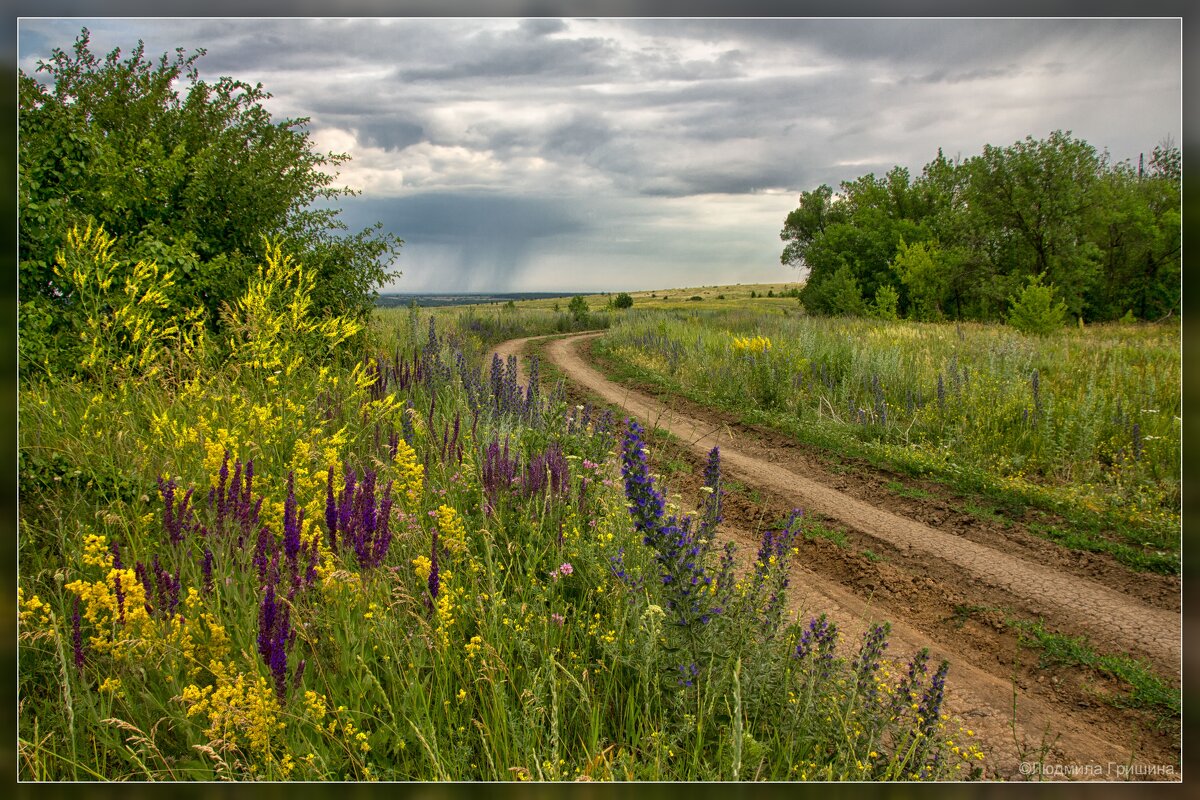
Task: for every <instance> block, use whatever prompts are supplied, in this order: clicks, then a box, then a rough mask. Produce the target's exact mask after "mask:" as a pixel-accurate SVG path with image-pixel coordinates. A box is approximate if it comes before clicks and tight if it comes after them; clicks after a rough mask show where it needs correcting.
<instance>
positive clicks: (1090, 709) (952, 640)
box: [493, 332, 1181, 780]
mask: <svg viewBox="0 0 1200 800" xmlns="http://www.w3.org/2000/svg"><path fill="white" fill-rule="evenodd" d="M598 335H602V334H601V333H596V332H593V333H584V334H579V335H574V336H570V337H566V338H558V339H553V340H551V341H549V342H548V343H547V344H545V346H544V348H543V349H542V352H543V354H544V356H545V358H546V359H547V360H548V361H550V362H552V363H553V364H554V365H555V366H556V367H557V368H558V369H559V370H560V371H561V372H562V373H563V374H564V375H565V376H566V377H567V378H569V379H570V380H571V381H572V382H574V383H575V384H577V385H578V386H579V387H582V388H583V389H584V390H586V391H587V392H588V393H591V394H592V395H595V396H597V397H599V398H600V399H601V400H603V401H604V402H606V403H609V404H611V405H614V406H617V407H619V408H622V409H624V410H625V412H626V413H628V414H629V415H630V416H631V417H635V418H638V419H640V420H641V421H642V422H643V423H645V424H646V425H648V426H650V427H651V428H653V429H656V430H659V431H665V432H667V433H670V434H672V435H673V436H674V437H676V438H677V439H678V440H681V441H682V442H683V443H684V446H685V447H686V448H687V449H688V450H690V455H691V459H692V461H693V463H696V464H700V463H702V460H703V458H704V457H705V456H706V455H707V453H708V451H709V450H710V449H711V448H712V447H713V446H719V447H720V448H721V457H722V465H723V467H724V470H725V474H726V475H727V476H731V477H733V478H735V479H736V480H737V481H739V482H741V483H743V484H745V485H747V486H750V487H754V489H755V490H756V491H758V492H759V493H761V494H763V495H765V496H767V497H768V498H769V499H770V500H771V501H772V502H773V503H774V505H775V506H776V507H777V508H788V507H798V508H803V509H804V510H805V512H806V514H808V515H809V516H810V517H811V516H812V515H814V513H815V514H818V515H820V517H822V518H823V519H826V520H835V521H836V522H837V523H840V525H841V526H843V527H845V528H847V529H849V531H851V532H853V534H854V535H856V536H857V537H860V538H861V540H862V541H864V542H869V543H870V544H871V545H872V547H874V548H875V549H876V550H879V551H880V552H886V553H889V554H890V555H891V556H892V559H891V560H892V561H894V562H895V565H894V566H893V565H892V564H889V565H888V571H887V572H886V573H885V578H886V576H891V587H892V588H893V589H894V588H895V587H896V586H897V585H899V586H901V587H902V588H903V589H904V590H908V589H911V586H909V585H908V582H910V583H911V584H912V586H916V587H917V589H918V590H920V591H925V588H926V587H932V588H934V589H937V590H939V591H941V592H942V593H943V594H947V595H948V596H951V597H956V598H960V599H964V598H965V599H971V600H974V601H976V602H975V604H974V605H973V606H972V607H983V606H984V605H985V604H988V605H990V606H995V607H1004V608H1009V609H1019V610H1020V611H1021V612H1022V613H1024V614H1026V615H1033V616H1036V617H1038V618H1041V619H1045V620H1048V621H1050V622H1052V623H1053V624H1055V625H1056V626H1057V627H1058V628H1060V629H1063V630H1071V631H1077V632H1082V633H1085V634H1086V635H1087V636H1088V637H1089V638H1090V639H1091V640H1092V641H1094V642H1096V643H1098V649H1100V645H1103V646H1104V648H1103V649H1105V650H1107V651H1109V652H1128V653H1130V654H1133V655H1135V656H1138V657H1141V658H1144V659H1147V660H1148V661H1149V662H1150V663H1151V664H1153V665H1155V666H1156V667H1157V668H1158V669H1159V671H1160V672H1162V673H1164V674H1168V675H1169V674H1179V669H1180V659H1181V629H1180V622H1181V615H1180V613H1179V611H1178V610H1174V609H1171V608H1163V607H1159V606H1156V605H1150V604H1148V603H1146V602H1143V601H1142V600H1140V599H1137V598H1133V597H1130V596H1129V595H1127V594H1125V593H1122V592H1119V591H1116V590H1114V589H1112V588H1110V587H1108V586H1105V585H1102V584H1101V583H1099V582H1097V581H1096V580H1093V579H1090V578H1088V577H1083V576H1081V575H1079V574H1072V573H1071V572H1068V571H1064V570H1063V569H1061V568H1057V567H1056V566H1055V565H1053V564H1043V563H1039V562H1038V561H1036V560H1031V559H1029V558H1028V557H1027V556H1025V557H1023V554H1022V553H1020V552H1006V551H1005V550H1004V549H998V547H996V546H988V544H987V543H983V542H979V541H972V540H971V539H969V538H966V537H964V536H962V535H959V533H957V532H947V531H944V530H939V528H938V527H934V526H931V525H928V524H925V523H923V522H920V521H918V520H916V519H912V518H909V517H908V516H905V515H902V514H899V513H894V512H893V511H890V510H887V509H885V508H881V507H879V506H878V505H876V504H873V503H871V502H869V501H868V500H864V499H862V498H858V497H854V496H851V495H850V494H847V493H846V492H844V491H841V490H839V489H838V488H834V487H833V486H830V485H828V484H827V482H823V481H821V480H815V479H814V478H812V477H809V475H808V474H801V472H800V471H798V469H802V468H803V466H804V465H802V464H800V463H798V462H796V460H795V459H794V458H790V457H789V454H788V453H787V452H782V451H781V449H780V448H779V447H778V446H772V445H773V444H776V445H777V443H771V442H766V441H762V440H756V438H755V436H754V435H753V433H752V432H747V431H745V430H735V429H734V427H732V426H731V425H729V424H728V421H727V420H724V419H722V418H721V416H720V415H719V414H716V413H707V412H706V411H705V410H704V409H700V408H697V407H688V406H690V404H686V403H680V402H672V403H671V404H670V405H668V404H666V403H664V402H662V401H660V400H658V399H656V398H654V397H651V396H650V395H648V394H645V393H643V392H640V391H637V390H634V389H631V388H627V387H624V386H621V385H618V384H616V383H614V382H612V381H610V380H608V379H607V378H605V377H604V376H603V375H602V374H601V373H600V372H599V371H597V370H596V369H595V368H594V367H592V366H591V365H590V364H589V363H588V358H587V356H586V355H585V350H586V346H587V344H588V342H589V340H590V339H592V338H594V337H595V336H598ZM532 338H548V337H532ZM529 341H530V340H529V339H518V340H513V341H510V342H505V343H503V344H502V345H500V346H498V347H497V348H496V349H495V350H493V352H494V353H496V354H497V355H500V356H501V358H502V359H505V358H507V357H508V356H509V355H518V356H520V355H521V354H522V353H524V351H525V350H526V349H527V346H528V343H529ZM525 379H526V378H525V370H524V364H523V363H522V364H521V380H522V381H524V380H525ZM682 408H686V411H685V410H681V409H682ZM806 471H807V470H806ZM729 516H733V517H736V516H737V515H736V514H734V515H727V517H729ZM755 521H756V520H754V519H750V518H748V517H746V516H745V515H743V518H742V519H736V518H735V519H731V520H730V522H729V523H727V524H726V525H725V526H723V527H724V535H726V536H729V537H731V538H733V539H735V540H737V541H739V542H740V543H742V544H743V547H742V548H741V549H742V550H743V551H745V550H746V549H748V548H747V546H749V548H753V547H754V546H755V545H756V540H757V536H756V534H755V533H753V532H752V530H751V529H750V528H751V527H752V526H753V524H754V522H755ZM768 522H769V521H768ZM739 523H743V524H744V526H745V527H738V526H739ZM1001 546H1003V545H1001ZM838 551H839V548H836V547H834V548H827V549H826V551H821V553H824V555H823V556H822V557H818V558H815V559H814V560H813V561H812V562H810V564H808V565H798V566H796V567H795V574H794V575H793V576H792V587H793V589H792V598H791V599H792V605H793V608H794V609H795V610H796V611H798V612H800V613H803V614H816V613H820V612H827V613H829V614H830V616H831V618H833V619H835V620H837V621H838V622H839V625H840V626H841V627H842V629H843V631H844V632H845V634H846V636H845V637H844V639H843V642H844V643H845V644H846V646H852V645H854V644H856V643H857V642H858V641H859V640H860V638H861V634H862V632H863V631H865V630H866V629H867V627H868V626H869V625H871V624H872V623H873V622H874V621H877V620H882V619H888V620H890V621H891V623H892V630H893V634H892V639H891V647H890V651H891V652H892V653H893V655H894V656H895V657H897V658H902V657H906V655H907V654H908V653H911V652H913V651H915V650H917V649H918V648H920V647H928V648H929V649H930V652H931V655H932V656H933V657H934V658H935V659H940V658H947V659H949V660H950V662H951V665H952V667H951V676H952V677H951V680H950V681H949V682H948V692H947V706H948V708H949V709H950V710H951V712H952V713H954V714H956V715H957V716H958V717H959V718H961V719H962V720H963V722H964V723H965V726H966V727H970V728H972V729H974V731H975V732H976V733H977V734H978V736H979V738H980V741H981V743H982V746H983V747H984V749H985V751H986V752H987V753H988V762H987V766H988V772H987V776H988V777H992V778H1004V779H1010V780H1011V779H1018V780H1019V779H1022V778H1023V777H1026V776H1025V775H1024V774H1023V769H1022V764H1023V763H1026V764H1027V763H1029V762H1035V761H1038V760H1042V761H1043V763H1045V764H1049V765H1051V766H1052V767H1053V765H1056V764H1061V765H1076V766H1079V765H1096V764H1101V765H1105V769H1104V770H1103V771H1101V772H1100V774H1086V775H1077V777H1092V778H1102V779H1109V780H1115V779H1118V777H1119V776H1118V775H1117V774H1116V773H1115V772H1114V769H1116V767H1115V765H1118V764H1119V765H1126V764H1129V763H1134V764H1143V763H1144V764H1145V765H1147V766H1150V767H1157V766H1161V765H1162V764H1164V763H1168V764H1169V763H1171V761H1172V760H1173V757H1172V753H1171V752H1170V747H1169V746H1168V747H1166V749H1164V746H1163V743H1162V742H1159V743H1157V745H1154V744H1151V745H1148V744H1147V743H1146V741H1145V739H1146V737H1145V736H1144V735H1142V734H1140V733H1139V732H1138V731H1137V730H1131V729H1130V726H1129V725H1127V724H1126V723H1125V722H1124V721H1123V720H1122V719H1120V718H1119V716H1118V717H1116V718H1114V716H1113V715H1111V714H1106V713H1104V711H1103V709H1099V708H1097V706H1096V704H1092V703H1090V702H1088V701H1086V700H1083V701H1080V700H1079V699H1078V696H1077V695H1072V696H1068V697H1063V696H1061V693H1059V692H1056V688H1057V687H1055V686H1053V685H1047V686H1042V685H1041V684H1040V683H1039V682H1040V681H1042V679H1043V676H1040V675H1038V676H1037V677H1033V676H1034V672H1033V671H1032V670H1031V669H1030V668H1029V666H1028V665H1025V666H1024V667H1022V665H1021V663H1020V659H1019V658H1014V659H1009V658H1007V657H1005V656H1004V655H1000V656H997V655H996V654H995V652H994V650H995V647H994V646H993V648H992V649H993V652H988V647H987V646H986V645H985V646H983V647H980V646H976V645H974V644H973V643H972V642H970V641H968V640H967V639H964V638H963V637H962V636H960V635H959V633H956V632H954V631H953V629H952V628H950V627H949V626H947V625H945V624H942V623H944V622H945V620H944V619H943V620H940V622H939V621H938V620H936V619H935V618H933V617H931V616H930V615H929V614H926V615H924V617H922V615H920V614H918V613H914V609H913V605H914V600H913V592H912V591H901V592H891V591H887V590H886V589H885V590H883V591H880V592H879V593H877V592H876V585H875V583H866V584H865V586H864V585H863V583H862V582H861V581H855V580H853V577H852V576H853V575H854V570H855V569H857V567H855V566H854V565H853V564H850V565H849V566H848V565H846V564H838V563H836V562H837V560H838V559H839V558H840V559H842V560H843V561H845V560H846V557H844V556H842V554H841V553H840V552H838ZM821 553H817V555H818V556H820V555H821ZM800 560H801V561H804V560H805V559H800ZM848 576H850V577H848ZM864 590H865V591H864ZM926 593H927V594H929V595H930V596H934V595H937V593H938V592H937V591H930V592H926ZM864 594H865V596H864ZM979 601H986V603H982V602H979ZM918 604H919V603H918ZM910 619H911V620H912V621H911V623H910ZM959 627H960V628H961V625H960V626H959ZM997 629H999V626H997ZM1057 681H1058V678H1057V677H1054V678H1052V682H1054V683H1057ZM1110 764H1111V765H1113V766H1112V767H1110V766H1108V765H1110ZM1025 770H1028V768H1027V767H1026V768H1025ZM1068 771H1069V770H1068ZM1165 777H1168V778H1170V777H1175V778H1178V768H1176V770H1175V774H1174V775H1173V776H1170V775H1168V776H1165Z"/></svg>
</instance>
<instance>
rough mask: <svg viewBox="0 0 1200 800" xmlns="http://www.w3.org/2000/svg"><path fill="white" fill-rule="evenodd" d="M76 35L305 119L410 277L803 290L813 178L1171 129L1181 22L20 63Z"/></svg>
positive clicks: (274, 40)
mask: <svg viewBox="0 0 1200 800" xmlns="http://www.w3.org/2000/svg"><path fill="white" fill-rule="evenodd" d="M699 11H700V9H699V7H697V12H699ZM83 26H86V27H88V28H89V29H90V30H91V32H92V41H93V47H94V49H96V50H99V51H102V52H107V51H108V50H110V49H112V48H114V47H121V48H123V49H125V50H128V49H130V48H131V47H132V46H133V45H134V44H136V42H137V40H138V39H144V40H145V42H146V49H147V52H148V53H151V54H157V53H161V52H170V51H174V49H175V48H176V47H184V48H185V49H188V50H192V49H196V48H204V49H205V50H206V55H205V57H204V58H202V59H201V60H200V62H199V67H200V70H201V75H202V77H204V78H206V79H214V78H216V77H218V76H221V75H232V76H234V77H236V78H239V79H242V80H245V81H248V82H251V83H255V82H261V83H262V84H263V85H264V87H265V88H266V89H268V90H269V91H270V92H272V94H273V97H272V98H271V100H270V101H269V105H268V107H269V109H270V110H271V112H272V114H273V115H275V116H276V118H279V119H282V118H285V117H290V118H300V117H304V118H308V120H309V121H308V130H309V131H310V133H311V136H312V141H313V143H314V145H315V146H317V147H318V148H320V149H323V150H329V151H332V152H345V153H347V154H349V155H350V156H351V157H352V160H351V161H350V162H349V163H347V164H345V165H343V166H342V168H341V174H340V175H339V177H338V179H339V181H340V182H341V183H342V184H345V185H347V186H349V187H352V188H354V189H356V190H359V191H360V192H361V193H362V194H361V196H359V197H355V198H347V199H346V201H345V202H344V203H343V208H344V217H345V219H346V221H347V222H349V223H350V224H351V225H352V227H364V226H366V225H369V224H372V223H374V222H376V221H379V222H382V223H383V224H384V226H385V227H386V228H387V229H388V230H390V231H392V232H393V233H395V234H396V235H398V236H400V237H401V238H403V239H405V241H406V246H405V248H404V251H403V253H402V256H401V259H400V262H399V263H398V264H397V266H398V267H399V268H400V269H402V270H403V271H404V277H403V278H402V279H401V280H400V281H399V282H398V283H397V284H396V286H395V287H394V288H395V289H397V290H401V291H403V290H412V291H433V290H480V291H484V290H505V289H509V290H521V289H526V290H536V289H547V290H551V289H553V290H579V291H582V290H620V289H640V288H646V289H650V288H664V287H669V286H679V285H697V284H714V283H733V282H739V281H742V282H746V281H785V280H795V279H796V278H797V275H796V273H795V272H794V271H792V270H789V269H787V268H785V267H783V266H781V265H780V264H779V253H780V250H781V246H782V245H781V243H780V241H779V238H778V234H779V229H780V228H781V227H782V224H783V219H784V217H785V216H786V215H787V213H788V212H789V211H790V210H791V209H792V208H794V206H795V203H796V198H797V196H798V195H799V193H800V192H801V191H805V190H809V189H812V188H814V187H815V186H817V185H819V184H821V183H829V184H832V185H836V184H837V183H839V182H840V181H843V180H849V179H853V178H856V177H858V176H860V175H862V174H864V173H866V172H876V173H879V172H883V171H886V170H887V169H890V168H891V167H892V166H894V165H900V166H903V167H906V168H908V169H909V170H910V172H912V173H914V174H915V173H918V172H919V171H920V168H921V166H922V165H923V164H925V163H926V162H928V161H929V160H930V159H931V158H933V156H934V155H935V153H936V152H937V150H938V149H939V148H941V149H943V150H944V151H945V152H946V153H947V154H948V155H950V156H951V157H953V156H956V155H959V156H962V157H969V156H971V155H974V154H976V153H978V152H979V151H980V150H981V149H982V147H983V146H984V145H985V144H996V145H1007V144H1011V143H1012V142H1014V141H1017V140H1019V139H1023V138H1024V137H1025V136H1027V135H1032V136H1035V137H1044V136H1046V135H1047V134H1049V133H1050V132H1051V131H1053V130H1058V129H1061V130H1070V131H1072V132H1073V133H1074V135H1076V136H1079V137H1082V138H1084V139H1087V140H1088V141H1089V142H1091V143H1092V144H1093V145H1095V146H1096V147H1097V148H1100V149H1107V150H1108V152H1109V153H1110V155H1111V157H1112V158H1113V159H1115V160H1122V159H1126V158H1128V159H1134V160H1136V159H1137V157H1138V154H1139V153H1142V152H1149V151H1150V150H1151V149H1152V148H1153V147H1154V146H1155V145H1156V144H1158V143H1159V142H1160V141H1162V140H1163V139H1164V138H1167V137H1172V138H1173V139H1174V140H1175V141H1176V142H1179V141H1180V139H1181V133H1182V114H1181V110H1180V98H1181V91H1182V77H1181V58H1182V47H1181V39H1180V36H1181V23H1180V20H1178V19H1140V20H1132V19H1095V20H1086V19H1048V20H1034V19H999V20H988V19H980V20H971V19H894V20H889V19H864V20H855V19H604V18H597V19H554V18H536V19H418V18H413V19H355V18H346V19H269V18H261V19H211V18H210V19H199V20H184V19H165V18H164V19H94V20H89V19H83V18H75V19H70V20H65V19H63V20H59V19H26V20H23V21H21V23H20V25H19V29H18V46H19V53H18V56H19V65H20V66H21V68H22V69H24V70H25V71H26V72H28V73H32V72H33V70H34V69H35V67H36V62H37V60H38V59H44V58H47V57H48V56H49V55H50V49H51V48H53V47H62V48H68V47H69V46H70V44H71V42H72V41H73V39H74V37H75V36H76V35H77V34H78V33H79V29H80V28H81V27H83Z"/></svg>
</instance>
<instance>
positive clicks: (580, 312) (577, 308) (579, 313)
mask: <svg viewBox="0 0 1200 800" xmlns="http://www.w3.org/2000/svg"><path fill="white" fill-rule="evenodd" d="M567 311H568V313H570V315H571V316H572V317H574V318H575V320H576V321H577V322H579V321H582V320H584V319H586V318H587V315H588V304H587V300H584V299H583V298H582V297H580V296H579V295H575V296H574V297H572V298H571V302H570V303H567Z"/></svg>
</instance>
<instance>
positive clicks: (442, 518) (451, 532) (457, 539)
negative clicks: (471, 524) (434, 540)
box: [437, 505, 467, 555]
mask: <svg viewBox="0 0 1200 800" xmlns="http://www.w3.org/2000/svg"><path fill="white" fill-rule="evenodd" d="M437 521H438V530H439V531H440V533H441V536H442V541H443V543H444V544H445V547H446V549H447V550H449V551H450V552H452V553H455V554H458V555H461V554H462V553H464V552H466V550H467V530H466V527H465V526H464V525H463V521H462V517H460V516H459V515H458V512H457V511H455V510H454V509H453V508H451V507H450V506H447V505H440V506H438V510H437Z"/></svg>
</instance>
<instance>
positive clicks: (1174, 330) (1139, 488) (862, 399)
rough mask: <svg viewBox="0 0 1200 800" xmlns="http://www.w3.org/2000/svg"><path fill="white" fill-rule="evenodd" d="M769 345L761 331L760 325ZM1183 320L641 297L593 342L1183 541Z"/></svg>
mask: <svg viewBox="0 0 1200 800" xmlns="http://www.w3.org/2000/svg"><path fill="white" fill-rule="evenodd" d="M755 336H758V337H762V338H763V339H765V341H766V344H765V345H763V344H762V343H761V342H760V343H759V344H758V345H755V344H753V339H752V337H755ZM1179 341H1180V340H1179V330H1178V326H1171V325H1138V326H1120V325H1104V326H1090V327H1088V328H1087V329H1082V330H1077V329H1067V330H1064V331H1062V332H1060V333H1057V334H1055V335H1053V336H1050V337H1047V338H1035V337H1029V336H1025V335H1023V334H1020V333H1018V332H1015V331H1013V330H1012V329H1010V328H1008V327H1005V326H1001V325H985V324H974V323H962V324H957V325H955V324H924V323H917V322H907V321H905V322H883V321H875V320H868V319H861V318H833V319H831V318H811V317H804V316H799V315H787V316H783V315H778V314H761V313H754V312H750V311H745V310H735V311H731V312H722V311H719V310H697V311H693V312H690V313H683V312H673V313H669V312H653V311H646V312H642V313H638V314H631V315H628V316H625V317H623V318H621V319H620V320H619V321H617V322H616V324H615V325H614V327H613V328H612V330H611V332H610V333H609V335H608V336H607V337H605V339H604V340H603V341H602V342H601V343H600V344H599V345H598V346H599V347H601V348H602V350H603V351H604V352H607V353H608V354H610V355H612V356H614V357H616V358H617V359H618V360H619V361H621V362H623V363H625V364H626V365H629V366H631V367H634V368H636V369H640V370H643V371H645V372H646V373H647V374H650V375H657V376H659V377H660V378H661V379H663V380H666V381H668V382H670V383H672V384H674V385H676V386H678V387H680V388H682V389H683V390H685V391H687V392H689V393H692V394H693V395H695V396H696V397H697V398H698V399H701V400H703V401H705V402H712V403H715V404H717V405H720V406H723V407H725V408H730V409H735V410H738V411H741V412H743V413H751V414H756V415H757V416H758V418H760V419H763V420H767V421H771V422H773V423H774V424H778V425H780V426H781V427H784V428H787V429H788V430H791V431H793V432H797V433H798V434H800V435H802V436H805V437H807V438H809V439H810V440H813V441H818V442H821V443H824V444H829V445H831V446H837V445H844V444H847V443H852V444H853V446H854V447H855V448H857V449H858V450H860V451H863V452H866V453H868V454H871V455H873V456H875V457H879V458H884V459H887V460H889V461H891V462H893V463H896V464H899V465H902V466H904V467H905V468H907V469H909V470H910V471H914V472H918V473H922V474H926V475H931V476H937V477H941V478H943V479H950V480H952V481H955V482H959V483H969V484H975V485H979V486H981V487H985V488H991V489H994V490H998V491H1002V492H1007V493H1008V494H1009V495H1011V496H1013V497H1016V498H1018V499H1019V500H1021V501H1023V502H1028V503H1031V504H1034V505H1038V506H1041V507H1044V508H1048V509H1051V510H1066V511H1069V512H1077V513H1078V514H1083V515H1092V516H1094V517H1096V518H1097V519H1099V520H1102V522H1103V524H1107V525H1112V526H1116V527H1118V528H1121V529H1124V530H1129V531H1133V532H1134V534H1133V538H1135V539H1137V541H1138V543H1139V544H1149V545H1150V546H1152V547H1154V548H1159V549H1163V548H1166V549H1172V550H1173V549H1176V548H1177V546H1178V533H1179V529H1178V525H1179V519H1180V517H1179V503H1180V468H1179V463H1180V462H1179V459H1180V419H1181V411H1180V358H1179Z"/></svg>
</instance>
